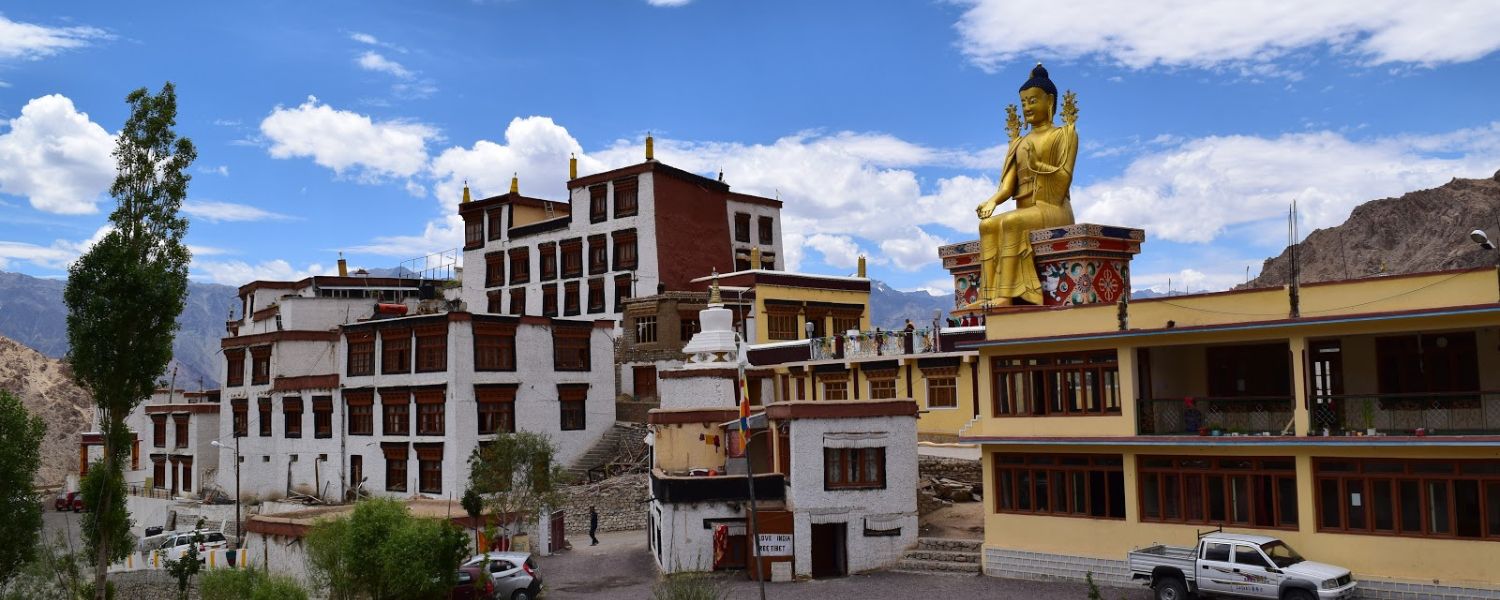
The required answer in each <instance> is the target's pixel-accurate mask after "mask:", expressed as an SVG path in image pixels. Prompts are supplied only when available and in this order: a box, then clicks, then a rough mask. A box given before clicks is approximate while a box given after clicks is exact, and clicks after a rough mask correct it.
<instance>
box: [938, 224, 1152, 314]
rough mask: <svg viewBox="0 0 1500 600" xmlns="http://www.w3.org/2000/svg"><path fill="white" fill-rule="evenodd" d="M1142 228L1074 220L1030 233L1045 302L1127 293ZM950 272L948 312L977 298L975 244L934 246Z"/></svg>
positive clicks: (1109, 298) (1103, 300)
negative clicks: (951, 298) (1069, 223)
mask: <svg viewBox="0 0 1500 600" xmlns="http://www.w3.org/2000/svg"><path fill="white" fill-rule="evenodd" d="M1145 240H1146V232H1145V231H1143V230H1140V229H1132V228H1129V227H1115V226H1112V225H1095V224H1092V223H1078V224H1074V225H1064V226H1062V227H1051V228H1047V229H1037V230H1034V231H1032V232H1031V251H1032V255H1033V258H1034V260H1035V261H1036V263H1035V264H1036V272H1037V276H1038V277H1039V278H1040V279H1041V282H1042V290H1043V304H1044V305H1045V306H1080V305H1085V304H1114V303H1115V302H1118V301H1119V300H1120V298H1121V297H1123V296H1124V295H1125V294H1128V293H1130V258H1131V257H1132V256H1134V255H1136V254H1140V252H1141V243H1142V242H1144V241H1145ZM938 256H939V257H941V258H942V259H943V268H945V269H947V270H948V272H949V273H951V274H952V275H953V291H954V298H953V304H954V310H953V315H954V316H956V317H960V318H962V317H963V316H965V315H971V314H978V313H980V312H982V311H980V310H972V309H965V307H966V306H968V305H970V304H972V303H974V302H975V301H977V300H979V242H978V241H970V242H962V243H958V244H949V245H947V246H942V247H940V248H938Z"/></svg>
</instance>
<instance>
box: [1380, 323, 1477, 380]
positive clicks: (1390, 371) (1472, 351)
mask: <svg viewBox="0 0 1500 600" xmlns="http://www.w3.org/2000/svg"><path fill="white" fill-rule="evenodd" d="M1375 363H1376V365H1377V368H1376V373H1378V375H1377V377H1378V380H1379V385H1380V393H1382V394H1412V393H1434V392H1438V393H1440V392H1472V391H1477V390H1478V389H1479V353H1478V352H1477V350H1476V345H1475V341H1474V332H1473V331H1460V332H1449V333H1424V334H1420V335H1403V336H1392V337H1381V338H1376V339H1375Z"/></svg>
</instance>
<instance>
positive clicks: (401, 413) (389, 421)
mask: <svg viewBox="0 0 1500 600" xmlns="http://www.w3.org/2000/svg"><path fill="white" fill-rule="evenodd" d="M380 433H381V435H401V436H406V435H411V390H407V389H405V388H399V389H384V390H380Z"/></svg>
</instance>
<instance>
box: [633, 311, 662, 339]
mask: <svg viewBox="0 0 1500 600" xmlns="http://www.w3.org/2000/svg"><path fill="white" fill-rule="evenodd" d="M630 320H631V331H634V332H635V343H637V344H655V343H657V342H658V341H660V338H661V335H660V333H661V331H660V329H659V327H660V325H661V324H660V323H658V322H657V318H656V315H636V316H634V317H631V319H630Z"/></svg>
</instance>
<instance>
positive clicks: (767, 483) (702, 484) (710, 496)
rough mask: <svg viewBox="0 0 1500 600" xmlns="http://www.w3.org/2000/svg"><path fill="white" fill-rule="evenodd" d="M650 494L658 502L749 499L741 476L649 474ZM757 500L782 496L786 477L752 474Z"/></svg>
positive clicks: (775, 498)
mask: <svg viewBox="0 0 1500 600" xmlns="http://www.w3.org/2000/svg"><path fill="white" fill-rule="evenodd" d="M651 496H652V497H654V498H656V499H657V500H661V501H662V502H709V501H719V502H729V501H741V500H749V499H750V490H749V486H747V485H745V476H744V475H717V476H711V477H710V476H704V477H661V476H658V475H657V474H656V473H652V474H651ZM755 498H756V499H757V500H782V499H784V498H786V477H784V476H782V475H781V474H780V473H765V474H758V475H756V476H755Z"/></svg>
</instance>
